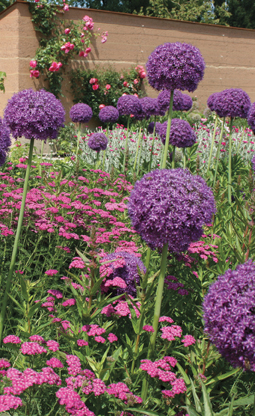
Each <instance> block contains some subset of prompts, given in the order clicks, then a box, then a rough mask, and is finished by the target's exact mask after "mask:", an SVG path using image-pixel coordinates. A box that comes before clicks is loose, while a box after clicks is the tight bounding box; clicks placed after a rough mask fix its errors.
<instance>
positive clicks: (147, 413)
mask: <svg viewBox="0 0 255 416" xmlns="http://www.w3.org/2000/svg"><path fill="white" fill-rule="evenodd" d="M125 411H130V412H136V413H142V414H143V415H148V416H165V415H162V413H154V412H149V411H148V410H144V409H135V408H133V407H129V408H128V409H125Z"/></svg>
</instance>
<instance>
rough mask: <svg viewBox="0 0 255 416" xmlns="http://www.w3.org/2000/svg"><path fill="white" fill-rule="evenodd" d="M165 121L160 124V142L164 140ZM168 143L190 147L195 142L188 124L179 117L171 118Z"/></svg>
mask: <svg viewBox="0 0 255 416" xmlns="http://www.w3.org/2000/svg"><path fill="white" fill-rule="evenodd" d="M166 130H167V121H165V122H164V123H163V124H161V127H160V132H159V135H160V138H161V140H162V143H163V144H165V142H166ZM169 143H170V144H171V145H173V146H177V147H191V146H193V144H194V143H196V134H195V132H194V130H193V129H192V127H191V126H190V124H189V123H188V122H187V121H185V120H181V119H179V118H173V119H172V122H171V130H170V138H169Z"/></svg>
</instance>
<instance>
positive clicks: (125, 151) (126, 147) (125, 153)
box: [122, 117, 130, 173]
mask: <svg viewBox="0 0 255 416" xmlns="http://www.w3.org/2000/svg"><path fill="white" fill-rule="evenodd" d="M129 123H130V117H128V124H127V135H126V142H125V150H124V161H123V168H122V169H123V173H124V172H125V165H126V158H127V150H128V133H129Z"/></svg>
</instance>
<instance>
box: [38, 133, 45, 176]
mask: <svg viewBox="0 0 255 416" xmlns="http://www.w3.org/2000/svg"><path fill="white" fill-rule="evenodd" d="M43 145H44V141H43V140H42V144H41V158H40V160H41V162H40V163H42V158H43ZM40 163H39V175H40V176H42V166H41V164H40Z"/></svg>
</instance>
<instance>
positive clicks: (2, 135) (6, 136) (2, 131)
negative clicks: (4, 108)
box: [0, 117, 11, 166]
mask: <svg viewBox="0 0 255 416" xmlns="http://www.w3.org/2000/svg"><path fill="white" fill-rule="evenodd" d="M10 146H11V137H10V129H9V128H8V127H7V125H6V123H5V121H4V120H2V118H1V117H0V166H2V165H3V164H4V163H5V160H6V157H7V152H8V150H9V147H10Z"/></svg>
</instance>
